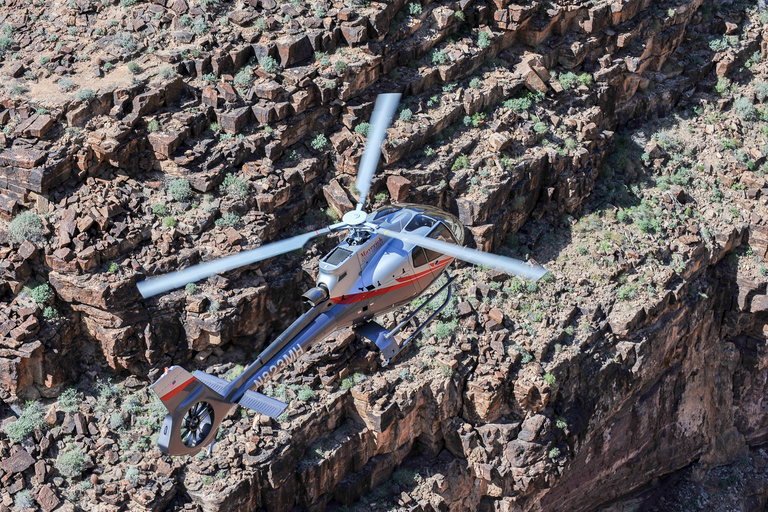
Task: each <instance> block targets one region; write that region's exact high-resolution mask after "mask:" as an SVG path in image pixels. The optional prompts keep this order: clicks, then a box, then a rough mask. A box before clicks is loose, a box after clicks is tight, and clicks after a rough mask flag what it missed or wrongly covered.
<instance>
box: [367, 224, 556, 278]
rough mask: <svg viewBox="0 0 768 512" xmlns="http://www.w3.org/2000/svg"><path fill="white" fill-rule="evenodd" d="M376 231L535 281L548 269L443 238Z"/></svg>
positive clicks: (379, 229)
mask: <svg viewBox="0 0 768 512" xmlns="http://www.w3.org/2000/svg"><path fill="white" fill-rule="evenodd" d="M376 232H377V233H379V234H380V235H383V236H386V237H389V238H396V239H398V240H402V241H403V242H406V243H409V244H414V245H418V246H420V247H423V248H425V249H430V250H432V251H437V252H439V253H442V254H445V255H446V256H451V257H453V258H458V259H460V260H463V261H467V262H469V263H474V264H475V265H482V266H485V267H491V268H495V269H498V270H503V271H505V272H509V273H511V274H513V275H517V276H521V277H525V278H526V279H530V280H533V281H536V280H538V279H540V278H542V277H543V276H544V274H546V273H547V269H545V268H544V267H540V266H538V265H531V264H530V263H525V262H524V261H520V260H516V259H514V258H507V257H506V256H499V255H498V254H489V253H487V252H482V251H478V250H475V249H470V248H469V247H462V246H460V245H456V244H451V243H448V242H443V241H442V240H435V239H434V238H427V237H424V236H421V235H415V234H412V233H403V232H400V231H390V230H388V229H383V228H378V229H376Z"/></svg>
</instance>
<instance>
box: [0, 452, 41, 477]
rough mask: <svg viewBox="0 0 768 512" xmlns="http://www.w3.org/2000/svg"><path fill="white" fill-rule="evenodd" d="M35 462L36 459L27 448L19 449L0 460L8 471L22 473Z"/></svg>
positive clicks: (1, 464)
mask: <svg viewBox="0 0 768 512" xmlns="http://www.w3.org/2000/svg"><path fill="white" fill-rule="evenodd" d="M34 463H35V459H34V458H32V456H31V455H30V454H29V453H28V452H27V451H26V450H19V451H18V452H16V453H14V454H13V455H11V456H10V457H8V458H7V459H5V460H4V461H2V462H0V467H2V468H3V471H5V472H6V473H21V472H22V471H25V470H26V469H27V468H28V467H29V466H31V465H32V464H34Z"/></svg>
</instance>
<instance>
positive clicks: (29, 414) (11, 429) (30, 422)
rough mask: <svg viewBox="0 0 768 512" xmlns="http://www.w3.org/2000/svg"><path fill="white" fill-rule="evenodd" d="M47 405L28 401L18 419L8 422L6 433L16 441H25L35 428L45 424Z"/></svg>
mask: <svg viewBox="0 0 768 512" xmlns="http://www.w3.org/2000/svg"><path fill="white" fill-rule="evenodd" d="M44 418H45V407H43V405H42V404H41V403H39V402H27V404H26V406H25V407H24V410H23V411H22V412H21V415H19V417H18V418H17V419H16V421H14V422H11V423H8V424H6V426H5V433H6V434H7V435H8V437H10V438H11V439H12V440H13V441H14V442H15V443H18V442H21V441H23V440H24V439H25V438H26V437H27V436H28V435H30V434H31V433H32V432H33V431H34V430H35V428H37V427H40V428H42V427H43V426H45V420H44Z"/></svg>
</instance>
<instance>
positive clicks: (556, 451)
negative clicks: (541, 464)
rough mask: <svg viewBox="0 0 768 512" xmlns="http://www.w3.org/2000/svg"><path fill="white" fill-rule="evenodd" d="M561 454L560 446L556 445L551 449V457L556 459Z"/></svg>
mask: <svg viewBox="0 0 768 512" xmlns="http://www.w3.org/2000/svg"><path fill="white" fill-rule="evenodd" d="M559 456H560V448H558V447H557V446H555V447H554V448H552V449H551V450H549V458H550V459H556V458H558V457H559Z"/></svg>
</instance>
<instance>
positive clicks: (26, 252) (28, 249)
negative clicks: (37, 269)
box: [19, 240, 37, 260]
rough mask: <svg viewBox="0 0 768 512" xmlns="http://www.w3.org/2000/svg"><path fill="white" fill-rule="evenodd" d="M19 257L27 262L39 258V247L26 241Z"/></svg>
mask: <svg viewBox="0 0 768 512" xmlns="http://www.w3.org/2000/svg"><path fill="white" fill-rule="evenodd" d="M19 256H21V257H22V259H25V260H29V259H32V258H34V257H35V256H37V247H35V244H33V243H32V242H30V241H29V240H24V242H23V243H22V244H21V246H19Z"/></svg>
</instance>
